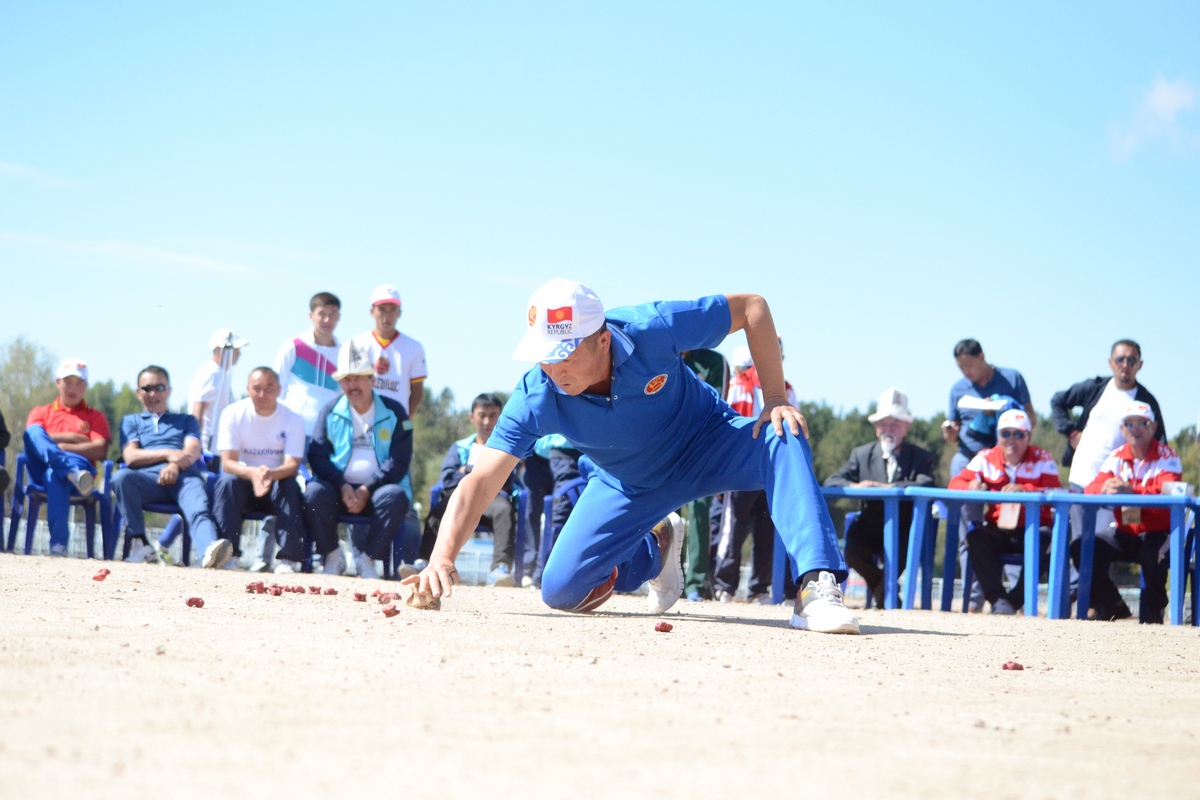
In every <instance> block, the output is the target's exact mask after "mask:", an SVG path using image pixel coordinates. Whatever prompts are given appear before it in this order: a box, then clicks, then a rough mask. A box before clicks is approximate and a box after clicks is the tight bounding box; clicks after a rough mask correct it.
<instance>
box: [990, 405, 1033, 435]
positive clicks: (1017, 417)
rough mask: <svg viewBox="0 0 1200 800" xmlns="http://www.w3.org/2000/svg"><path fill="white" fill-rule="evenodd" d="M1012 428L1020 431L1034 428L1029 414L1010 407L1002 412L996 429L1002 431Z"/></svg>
mask: <svg viewBox="0 0 1200 800" xmlns="http://www.w3.org/2000/svg"><path fill="white" fill-rule="evenodd" d="M1012 428H1015V429H1016V430H1019V431H1031V430H1033V426H1032V425H1030V424H1029V415H1028V414H1026V413H1025V412H1024V411H1021V410H1020V409H1016V408H1010V409H1009V410H1008V411H1005V412H1004V413H1003V414H1001V415H1000V421H999V422H997V423H996V429H997V430H1001V431H1002V430H1005V429H1012Z"/></svg>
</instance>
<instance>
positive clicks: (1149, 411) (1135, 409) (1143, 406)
mask: <svg viewBox="0 0 1200 800" xmlns="http://www.w3.org/2000/svg"><path fill="white" fill-rule="evenodd" d="M1130 417H1141V418H1142V419H1148V420H1150V421H1151V422H1154V409H1153V408H1151V407H1150V404H1149V403H1141V402H1133V403H1130V404H1129V405H1128V406H1126V408H1125V413H1124V414H1122V415H1121V419H1129V418H1130Z"/></svg>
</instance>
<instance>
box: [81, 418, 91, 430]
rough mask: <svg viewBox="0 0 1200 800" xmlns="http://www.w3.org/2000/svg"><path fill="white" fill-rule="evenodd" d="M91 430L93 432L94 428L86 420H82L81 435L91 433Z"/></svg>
mask: <svg viewBox="0 0 1200 800" xmlns="http://www.w3.org/2000/svg"><path fill="white" fill-rule="evenodd" d="M91 430H92V426H91V425H88V424H87V421H86V420H82V419H81V420H79V432H80V433H90V432H91Z"/></svg>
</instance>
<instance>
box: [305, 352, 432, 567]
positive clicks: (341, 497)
mask: <svg viewBox="0 0 1200 800" xmlns="http://www.w3.org/2000/svg"><path fill="white" fill-rule="evenodd" d="M333 377H334V380H336V381H337V382H338V384H339V385H340V386H341V387H342V396H341V397H337V398H335V399H334V400H332V401H330V402H329V403H327V404H326V405H325V406H324V408H322V409H321V410H320V411H319V412H318V413H317V419H316V423H315V424H314V426H313V438H312V444H310V445H309V447H308V463H309V466H310V467H311V468H312V472H313V480H312V481H310V482H309V484H308V486H307V488H305V490H304V506H305V507H304V515H305V519H306V520H307V521H308V531H309V534H310V535H311V536H312V537H313V539H314V540H315V541H316V544H317V552H319V553H320V554H321V556H322V560H323V561H324V564H325V574H326V575H341V574H342V573H343V572H345V570H346V557H345V556H344V555H343V554H342V549H341V547H340V546H339V544H338V534H337V518H338V515H339V514H362V515H364V516H368V517H370V518H371V524H370V526H369V528H367V527H365V526H362V525H355V526H353V527H352V529H351V537H352V538H353V539H354V547H355V549H356V551H357V552H358V555H356V556H355V565H356V566H357V568H358V576H359V577H360V578H378V577H379V574H378V573H377V572H376V570H375V563H374V562H375V561H376V560H385V559H387V557H388V548H390V547H391V545H392V540H393V539H395V538H396V533H397V532H398V531H399V530H400V528H401V525H402V524H403V523H404V517H405V515H406V514H407V513H408V508H409V506H410V505H411V503H412V486H411V484H410V483H409V481H408V465H409V462H410V461H411V460H412V444H413V436H412V427H413V426H412V422H410V421H409V419H408V414H406V413H405V412H404V406H402V405H400V404H399V403H397V402H396V401H395V400H392V399H390V398H387V397H384V396H383V395H381V394H379V393H378V392H376V391H375V389H374V388H373V387H374V384H375V365H374V364H373V363H372V362H371V360H370V359H369V358H368V357H367V353H366V350H364V349H360V348H358V347H357V346H356V345H355V344H354V342H353V341H351V342H347V343H346V344H345V345H344V346H343V347H342V348H341V350H340V351H339V352H338V356H337V370H336V371H335V372H334V373H333Z"/></svg>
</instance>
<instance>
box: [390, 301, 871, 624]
mask: <svg viewBox="0 0 1200 800" xmlns="http://www.w3.org/2000/svg"><path fill="white" fill-rule="evenodd" d="M521 325H522V326H523V327H524V328H525V329H526V333H525V336H524V338H523V339H522V340H521V342H520V344H519V345H518V347H517V350H516V352H515V353H514V355H513V357H514V358H515V359H517V360H520V361H533V362H536V364H537V366H535V367H534V368H533V369H530V370H529V371H528V372H526V373H525V375H524V377H523V378H522V379H521V381H520V382H519V383H518V384H517V387H516V389H514V391H513V394H512V396H511V398H510V399H509V401H508V403H507V405H505V407H504V411H503V413H502V414H501V416H500V420H499V421H498V422H497V423H496V427H495V429H494V431H493V432H492V435H491V437H490V438H489V439H488V443H487V446H486V447H485V448H484V452H483V453H482V454H481V455H480V457H479V459H478V461H477V462H476V464H475V467H474V469H473V470H472V471H471V474H470V475H467V476H466V477H465V478H463V481H462V483H460V484H459V488H458V491H456V492H455V494H454V497H453V498H451V501H450V505H449V508H448V509H447V513H446V516H445V517H444V518H443V520H442V527H441V529H440V531H439V534H438V540H437V544H436V546H435V547H434V551H433V555H432V556H431V558H430V561H429V566H428V567H427V568H426V569H425V570H423V571H422V572H421V574H420V575H414V576H412V577H410V578H407V579H405V581H406V583H408V584H409V585H412V586H414V587H415V589H416V592H415V598H414V602H416V603H422V602H426V601H432V599H434V598H438V597H441V596H443V595H448V594H449V593H450V591H451V590H452V588H453V586H454V584H455V583H457V581H458V573H457V571H456V570H455V568H454V558H455V556H456V555H458V552H459V550H460V549H461V548H462V547H463V546H464V545H465V544H466V542H467V541H468V540H469V539H470V537H471V534H472V531H473V530H474V529H475V525H476V524H477V522H478V521H479V517H480V515H481V514H482V513H483V511H484V509H486V507H487V505H488V503H489V502H491V499H492V498H493V497H495V495H496V492H497V491H498V490H499V488H500V486H501V485H503V483H504V480H505V478H506V477H507V476H508V474H509V473H510V472H511V471H512V469H513V467H514V466H516V464H517V462H518V461H519V460H520V459H521V458H524V457H525V456H527V455H528V454H529V453H531V452H532V451H533V446H534V443H535V442H536V441H537V439H538V437H540V436H543V435H546V434H549V433H561V434H562V435H563V436H564V437H566V439H567V440H568V441H569V442H571V444H572V445H573V446H575V447H576V448H578V449H579V450H580V451H582V452H583V453H584V455H585V458H584V459H582V461H583V462H586V467H587V469H586V472H587V475H588V482H587V486H586V488H585V489H584V490H583V493H582V494H581V495H580V497H579V501H578V503H577V504H576V506H575V508H574V510H573V511H572V513H571V517H570V519H568V520H567V523H566V525H565V526H564V527H563V530H562V534H561V535H560V536H559V538H558V541H557V542H556V543H555V546H554V549H553V550H552V551H551V553H550V556H549V559H548V561H547V562H546V568H545V571H544V572H543V573H542V599H543V600H544V601H545V602H546V604H547V605H549V606H551V607H553V608H558V609H562V610H565V611H576V612H584V611H591V610H593V609H595V608H596V607H598V606H600V605H601V604H602V603H604V602H605V601H606V600H608V598H609V597H610V596H611V595H612V593H613V592H614V591H618V592H629V591H634V590H636V589H638V588H639V587H640V586H641V585H642V583H644V582H647V581H648V582H649V588H650V596H649V608H650V611H651V613H663V612H665V611H666V610H667V609H669V608H671V606H673V605H674V604H675V602H676V601H677V600H678V599H679V596H680V594H681V592H682V588H683V570H682V567H681V564H680V549H681V546H682V543H683V537H684V530H683V526H682V525H677V524H670V523H665V524H663V522H662V521H663V520H664V519H666V518H667V516H668V515H669V514H671V512H673V511H674V510H675V509H677V508H680V507H681V506H683V505H686V504H687V503H689V502H690V501H692V500H694V499H696V498H698V497H707V496H709V495H713V494H716V493H718V492H723V491H729V490H735V489H737V490H745V489H765V490H766V492H767V496H768V500H769V502H770V505H771V514H772V517H773V518H774V520H775V525H776V527H777V528H778V529H779V535H780V538H781V539H782V540H783V543H784V545H785V547H786V550H787V555H788V561H789V562H790V567H791V569H792V570H793V575H795V576H796V577H798V578H800V579H801V580H800V582H799V583H800V585H801V586H802V587H803V588H802V589H801V591H800V592H799V593H798V596H797V598H796V603H795V608H794V613H793V615H792V619H791V624H792V626H793V627H796V628H802V629H807V630H814V631H820V632H824V633H857V632H858V620H857V619H855V617H854V615H853V614H851V613H850V612H849V611H848V610H847V609H846V607H845V605H844V604H843V603H842V595H841V591H840V589H839V588H838V582H839V581H841V580H843V579H844V578H845V576H846V566H845V563H844V562H843V561H842V557H841V553H840V552H839V551H838V547H837V534H836V533H835V531H834V529H833V523H832V522H831V521H830V519H829V512H828V510H827V509H826V507H825V501H824V499H823V498H822V496H821V489H820V485H819V484H818V483H817V480H816V477H815V476H814V475H813V471H812V454H811V452H810V450H809V447H808V442H807V440H806V437H805V433H806V432H805V431H804V428H805V424H806V423H805V421H804V417H803V416H802V415H801V414H800V412H799V410H797V409H796V408H795V407H793V406H791V405H789V404H788V402H787V396H786V393H785V386H784V380H783V364H782V359H781V358H780V354H779V341H778V338H777V336H776V332H775V324H774V322H773V320H772V318H771V311H770V308H769V307H768V306H767V302H766V301H765V300H764V299H763V298H762V297H759V296H758V295H752V294H735V295H713V296H710V297H704V298H701V299H699V300H695V301H680V302H656V303H647V304H644V305H640V306H630V307H625V308H616V309H610V310H608V311H607V312H606V311H605V309H604V307H603V305H602V304H601V302H600V299H599V298H598V297H597V296H596V293H595V292H593V291H592V290H591V289H589V288H588V287H587V286H585V285H583V284H582V283H579V282H578V281H571V280H566V279H562V278H556V279H554V280H551V281H549V282H548V283H546V284H544V285H543V286H542V287H541V288H539V289H538V290H537V291H535V292H534V293H533V296H532V297H531V298H530V300H529V303H528V306H527V307H526V309H525V313H524V314H523V315H522V320H521ZM738 331H744V332H745V335H746V340H747V343H748V345H749V347H750V352H751V355H752V356H753V360H754V363H755V364H757V365H758V373H759V379H760V383H761V386H762V392H763V411H762V413H761V414H760V415H759V417H758V418H757V419H754V418H750V417H741V416H739V415H737V414H736V413H735V412H734V411H733V409H731V408H730V407H729V405H728V404H726V403H725V402H724V401H723V400H721V399H720V398H719V397H718V396H717V394H716V392H714V391H712V389H711V388H709V387H708V386H707V385H705V384H704V382H703V381H701V379H700V378H699V377H697V376H696V374H695V373H694V372H692V370H690V369H689V368H688V367H687V365H686V364H684V362H683V359H682V358H681V357H680V353H681V352H683V351H686V350H693V349H696V348H713V347H716V346H717V345H718V344H719V343H720V342H721V341H722V340H723V339H725V337H726V336H729V335H730V334H732V333H736V332H738ZM584 466H585V465H584V464H581V472H583V471H585V470H584Z"/></svg>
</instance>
